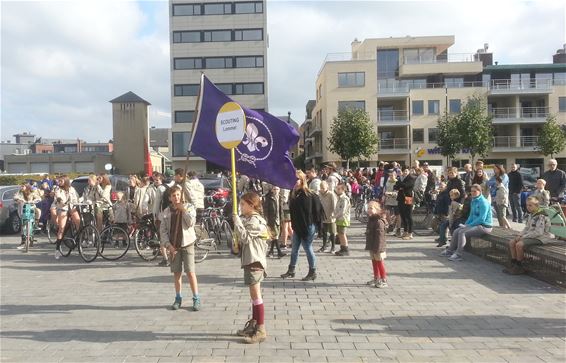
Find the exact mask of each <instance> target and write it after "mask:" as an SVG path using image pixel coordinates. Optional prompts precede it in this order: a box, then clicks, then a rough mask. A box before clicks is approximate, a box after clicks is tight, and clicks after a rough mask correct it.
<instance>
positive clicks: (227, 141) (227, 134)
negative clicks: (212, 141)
mask: <svg viewBox="0 0 566 363" xmlns="http://www.w3.org/2000/svg"><path fill="white" fill-rule="evenodd" d="M245 130H246V115H245V113H244V110H243V109H242V107H241V106H240V105H239V104H237V103H236V102H227V103H225V104H224V105H223V106H222V107H221V108H220V110H219V111H218V115H217V116H216V138H217V139H218V142H219V143H220V145H222V147H223V148H225V149H233V148H235V147H237V146H238V145H239V144H240V142H242V138H243V137H244V132H245Z"/></svg>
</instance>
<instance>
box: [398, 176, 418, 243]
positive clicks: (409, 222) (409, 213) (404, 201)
mask: <svg viewBox="0 0 566 363" xmlns="http://www.w3.org/2000/svg"><path fill="white" fill-rule="evenodd" d="M414 185H415V176H414V175H412V174H411V173H410V169H409V168H408V167H406V166H404V167H403V169H402V172H401V178H400V179H399V180H398V181H397V183H396V184H395V186H394V187H393V189H394V190H397V203H398V205H399V213H400V214H401V224H402V226H403V230H404V232H405V233H403V235H400V231H399V233H398V234H396V236H397V237H401V238H403V239H404V240H411V239H413V196H414V195H413V187H414Z"/></svg>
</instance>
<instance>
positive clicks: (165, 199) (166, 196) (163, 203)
mask: <svg viewBox="0 0 566 363" xmlns="http://www.w3.org/2000/svg"><path fill="white" fill-rule="evenodd" d="M162 185H163V186H164V187H165V190H164V191H163V195H162V197H161V205H160V210H161V211H164V210H165V209H167V208H169V205H171V201H170V200H169V195H170V194H171V187H170V186H169V185H167V184H166V183H163V184H162Z"/></svg>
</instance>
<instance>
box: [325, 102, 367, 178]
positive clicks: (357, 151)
mask: <svg viewBox="0 0 566 363" xmlns="http://www.w3.org/2000/svg"><path fill="white" fill-rule="evenodd" d="M328 142H329V150H330V151H332V152H333V153H336V154H338V155H339V156H340V157H341V158H342V160H346V161H347V163H348V167H349V164H350V160H351V159H355V158H360V157H365V158H369V157H371V155H372V154H374V153H376V152H377V142H378V139H377V133H376V129H375V127H374V125H373V124H372V122H371V121H370V118H369V115H368V113H367V112H365V111H364V110H352V109H346V110H340V111H339V112H338V116H337V117H335V118H334V120H333V122H332V126H331V127H330V137H329V138H328Z"/></svg>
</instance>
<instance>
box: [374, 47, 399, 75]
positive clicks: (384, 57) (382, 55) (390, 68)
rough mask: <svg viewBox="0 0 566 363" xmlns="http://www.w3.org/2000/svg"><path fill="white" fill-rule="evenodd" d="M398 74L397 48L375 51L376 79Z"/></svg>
mask: <svg viewBox="0 0 566 363" xmlns="http://www.w3.org/2000/svg"><path fill="white" fill-rule="evenodd" d="M398 75H399V50H398V49H387V50H378V51H377V79H392V78H395V77H397V76H398Z"/></svg>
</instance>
